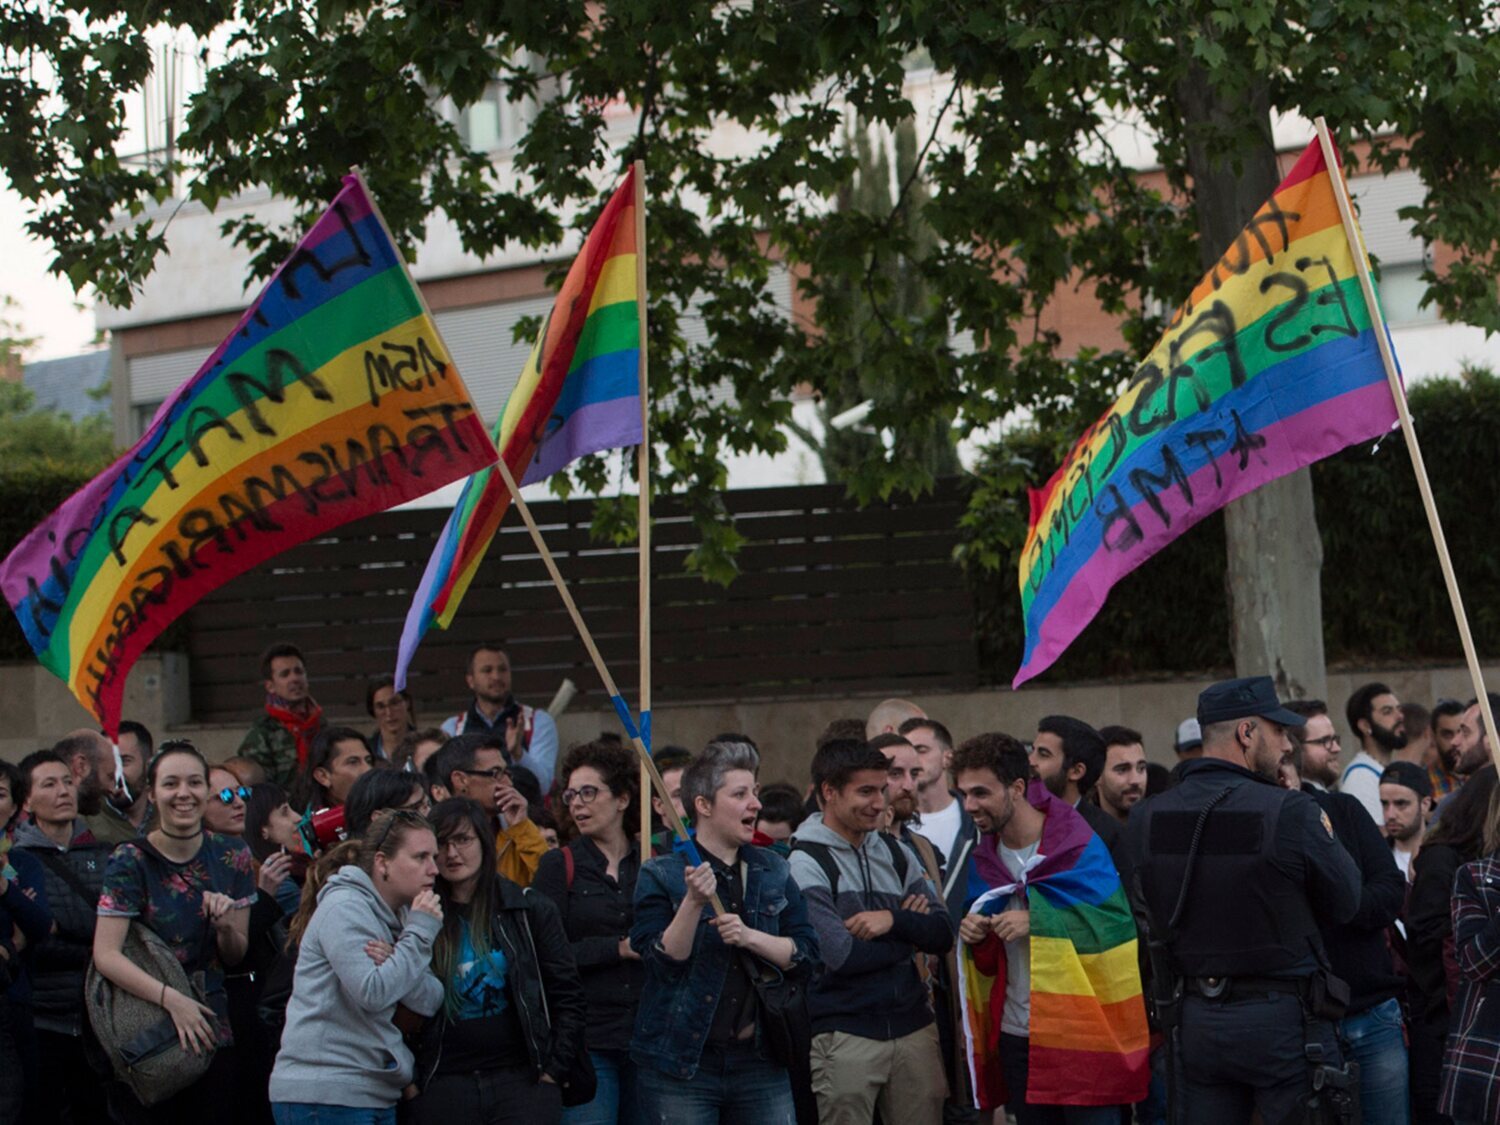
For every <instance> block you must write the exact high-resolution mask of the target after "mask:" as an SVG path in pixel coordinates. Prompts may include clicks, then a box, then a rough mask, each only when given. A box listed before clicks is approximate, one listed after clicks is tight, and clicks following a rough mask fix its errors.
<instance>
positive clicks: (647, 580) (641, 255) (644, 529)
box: [633, 160, 671, 859]
mask: <svg viewBox="0 0 1500 1125" xmlns="http://www.w3.org/2000/svg"><path fill="white" fill-rule="evenodd" d="M633 170H634V172H635V301H636V317H637V320H638V321H639V324H640V330H639V346H640V361H639V363H638V364H637V368H636V370H637V372H638V373H639V374H638V378H639V386H640V396H641V444H640V448H639V449H637V450H636V483H637V489H638V497H637V500H636V517H637V521H638V522H637V536H636V545H637V553H638V554H639V555H640V568H641V572H640V586H641V596H640V612H641V620H640V639H641V648H640V653H641V698H640V712H641V719H640V734H641V743H642V745H643V746H644V747H645V756H644V757H643V758H642V759H641V797H640V802H641V858H642V859H644V858H645V857H646V856H648V855H649V854H650V852H651V802H650V801H649V800H648V799H647V796H646V795H647V794H648V793H649V792H650V791H651V771H650V770H649V769H647V765H646V763H647V761H648V760H649V759H650V757H651V411H650V382H649V380H648V379H647V374H646V162H645V161H644V160H637V161H636V162H635V164H634V166H633ZM662 801H663V802H664V803H666V804H671V802H670V801H669V800H668V799H667V795H666V793H665V791H663V793H662Z"/></svg>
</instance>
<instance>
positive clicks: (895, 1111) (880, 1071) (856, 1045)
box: [812, 1023, 948, 1125]
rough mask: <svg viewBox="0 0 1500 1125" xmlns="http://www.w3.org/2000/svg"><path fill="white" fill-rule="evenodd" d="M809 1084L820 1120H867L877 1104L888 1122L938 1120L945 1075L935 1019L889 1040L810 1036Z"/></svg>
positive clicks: (927, 1124)
mask: <svg viewBox="0 0 1500 1125" xmlns="http://www.w3.org/2000/svg"><path fill="white" fill-rule="evenodd" d="M812 1087H813V1093H814V1094H815V1095H816V1096H817V1099H818V1123H819V1125H870V1122H871V1121H872V1120H873V1119H874V1117H875V1107H876V1105H879V1107H880V1119H881V1120H882V1121H885V1122H889V1123H891V1125H940V1123H941V1122H942V1119H943V1099H944V1098H946V1097H947V1096H948V1080H947V1079H946V1078H945V1077H944V1075H943V1056H942V1052H941V1051H940V1050H939V1048H938V1033H937V1024H935V1023H930V1024H928V1025H927V1026H926V1027H924V1028H922V1029H921V1030H920V1031H914V1032H912V1033H911V1034H910V1035H904V1036H902V1037H901V1038H900V1039H890V1040H880V1039H864V1038H862V1037H860V1036H858V1035H850V1034H849V1033H848V1032H844V1031H824V1032H820V1033H819V1034H817V1035H815V1036H813V1044H812Z"/></svg>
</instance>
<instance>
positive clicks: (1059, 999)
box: [958, 781, 1151, 1109]
mask: <svg viewBox="0 0 1500 1125" xmlns="http://www.w3.org/2000/svg"><path fill="white" fill-rule="evenodd" d="M1027 799H1028V800H1029V801H1030V802H1031V804H1032V805H1033V806H1035V807H1036V808H1037V809H1039V810H1040V811H1041V812H1042V814H1043V815H1044V816H1045V817H1046V818H1047V819H1046V821H1045V823H1044V824H1043V826H1042V839H1041V843H1040V846H1039V847H1038V848H1037V854H1036V855H1035V856H1034V857H1033V859H1032V860H1031V862H1030V863H1028V864H1027V866H1026V870H1024V871H1021V872H1016V873H1012V872H1010V871H1008V870H1006V867H1005V864H1004V862H1003V861H1002V860H1001V858H1000V851H999V837H998V836H997V835H987V836H984V837H982V838H981V839H980V841H979V845H978V846H977V847H976V848H975V849H974V856H973V859H972V860H971V861H970V864H969V891H968V897H969V905H968V913H971V914H976V913H977V914H985V915H990V914H998V913H999V912H1000V911H1002V910H1004V909H1005V908H1006V905H1007V904H1008V903H1009V901H1010V899H1011V897H1012V895H1015V894H1022V895H1024V896H1025V897H1026V900H1027V904H1028V907H1029V909H1030V911H1031V938H1030V948H1031V1026H1030V1033H1031V1048H1030V1071H1029V1075H1028V1078H1027V1081H1028V1088H1027V1090H1026V1091H1025V1097H1026V1101H1027V1102H1029V1103H1031V1104H1033V1105H1127V1104H1131V1103H1134V1102H1138V1101H1140V1100H1141V1099H1142V1098H1144V1097H1145V1096H1146V1087H1147V1085H1148V1084H1149V1082H1150V1078H1151V1067H1150V1042H1149V1031H1148V1028H1147V1026H1146V1005H1145V1001H1144V1000H1143V998H1142V996H1141V975H1140V967H1139V965H1138V963H1137V961H1136V929H1135V919H1134V917H1133V915H1132V914H1131V911H1130V904H1129V902H1128V901H1127V900H1126V898H1125V889H1124V887H1123V886H1121V884H1120V876H1119V875H1118V873H1116V871H1115V865H1114V861H1113V860H1111V859H1110V856H1109V849H1108V848H1106V847H1105V846H1104V841H1103V840H1101V839H1100V838H1099V837H1098V836H1096V835H1095V834H1094V831H1093V829H1091V828H1090V827H1089V826H1088V823H1087V822H1086V821H1085V820H1084V819H1083V817H1082V816H1080V815H1079V813H1078V811H1077V810H1076V809H1074V808H1072V807H1071V806H1069V805H1068V804H1067V803H1066V802H1064V801H1057V800H1054V799H1053V797H1052V794H1051V793H1049V792H1048V791H1047V789H1046V787H1045V786H1044V785H1042V783H1041V782H1039V781H1034V782H1032V783H1031V787H1030V790H1029V792H1028V793H1027ZM997 941H998V939H997ZM960 945H961V948H960V950H959V955H958V976H959V996H960V999H961V1002H962V1007H963V1026H964V1040H965V1045H966V1048H967V1052H968V1064H969V1077H970V1081H971V1084H972V1088H973V1090H974V1097H975V1100H976V1101H977V1102H978V1107H979V1108H980V1109H993V1108H995V1107H997V1106H1002V1105H1004V1104H1005V1102H1006V1098H1007V1091H1006V1089H1005V1079H1004V1074H1003V1071H1002V1069H1001V1065H1000V1015H1001V1012H1003V1011H1004V1008H1005V952H1004V948H1005V947H1004V945H1003V944H1002V945H1000V947H999V952H1000V966H999V971H998V973H997V974H996V975H994V976H989V975H987V974H986V973H983V972H981V971H980V970H979V968H978V966H977V964H976V962H975V959H974V947H972V946H970V945H968V944H965V943H960Z"/></svg>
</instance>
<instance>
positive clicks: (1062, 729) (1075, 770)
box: [1031, 715, 1125, 874]
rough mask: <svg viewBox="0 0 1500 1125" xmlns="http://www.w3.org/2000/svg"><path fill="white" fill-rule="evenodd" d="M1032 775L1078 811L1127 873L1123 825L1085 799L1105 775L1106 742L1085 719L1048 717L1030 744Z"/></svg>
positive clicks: (1066, 716) (1118, 865)
mask: <svg viewBox="0 0 1500 1125" xmlns="http://www.w3.org/2000/svg"><path fill="white" fill-rule="evenodd" d="M1031 772H1032V776H1033V777H1035V778H1037V779H1038V780H1040V781H1041V783H1042V784H1043V785H1045V786H1046V787H1047V789H1048V791H1049V792H1050V793H1051V794H1052V795H1053V796H1054V797H1059V798H1061V799H1062V800H1064V801H1066V802H1067V803H1068V804H1070V805H1072V806H1073V807H1074V808H1075V809H1077V810H1078V813H1079V815H1080V816H1082V817H1083V819H1084V821H1085V823H1087V824H1088V826H1089V827H1090V828H1092V829H1093V830H1094V831H1095V832H1096V833H1098V835H1099V838H1100V839H1101V840H1103V841H1104V846H1105V847H1107V848H1108V849H1109V854H1110V857H1111V858H1112V859H1113V860H1114V861H1115V867H1116V868H1118V869H1119V870H1120V871H1121V873H1122V874H1123V872H1124V870H1125V869H1124V868H1123V867H1121V866H1120V865H1121V863H1122V862H1123V861H1124V859H1125V848H1124V844H1125V834H1124V833H1123V832H1122V831H1121V830H1120V822H1119V821H1118V820H1116V819H1115V818H1114V817H1112V816H1110V815H1109V814H1108V813H1106V812H1104V811H1103V810H1102V809H1100V808H1099V806H1098V805H1096V804H1094V802H1092V801H1085V800H1084V799H1083V797H1084V794H1086V793H1089V792H1091V791H1092V790H1093V788H1094V785H1095V783H1096V782H1097V781H1098V780H1099V775H1100V774H1101V773H1103V772H1104V739H1102V738H1100V737H1099V732H1098V731H1097V730H1095V729H1094V728H1093V727H1091V726H1089V725H1088V723H1086V722H1084V721H1083V720H1082V719H1075V718H1072V717H1071V716H1068V715H1048V716H1047V717H1046V718H1044V719H1043V720H1042V721H1041V722H1040V723H1038V724H1037V728H1036V737H1035V738H1034V739H1032V742H1031Z"/></svg>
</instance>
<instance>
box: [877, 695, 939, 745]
mask: <svg viewBox="0 0 1500 1125" xmlns="http://www.w3.org/2000/svg"><path fill="white" fill-rule="evenodd" d="M926 717H927V712H926V711H923V710H922V708H920V707H918V706H917V705H916V704H915V703H911V702H909V701H907V700H905V699H882V700H881V701H880V702H879V703H877V704H875V707H874V708H873V709H872V710H871V711H870V717H869V718H868V719H866V720H865V738H866V739H871V738H874V737H875V736H876V735H877V734H897V733H899V732H900V729H901V724H902V723H904V722H906V721H907V720H908V719H925V718H926Z"/></svg>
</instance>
